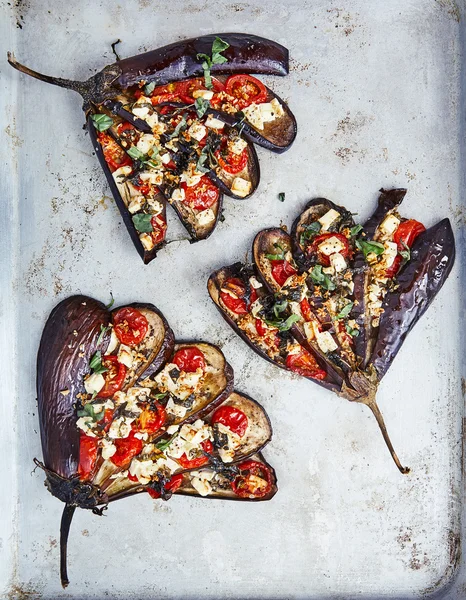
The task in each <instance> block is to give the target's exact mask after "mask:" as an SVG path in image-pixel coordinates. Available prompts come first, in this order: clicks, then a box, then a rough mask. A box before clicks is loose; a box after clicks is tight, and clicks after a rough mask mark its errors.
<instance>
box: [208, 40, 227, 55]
mask: <svg viewBox="0 0 466 600" xmlns="http://www.w3.org/2000/svg"><path fill="white" fill-rule="evenodd" d="M229 47H230V44H229V43H228V42H225V40H222V38H219V37H216V38H215V40H214V43H213V44H212V54H218V53H219V52H224V51H225V50H226V49H227V48H229Z"/></svg>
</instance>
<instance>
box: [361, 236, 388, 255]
mask: <svg viewBox="0 0 466 600" xmlns="http://www.w3.org/2000/svg"><path fill="white" fill-rule="evenodd" d="M356 246H357V247H358V248H359V250H362V251H363V253H364V258H367V256H368V255H369V254H375V255H376V256H380V254H383V252H384V250H385V246H384V245H383V244H381V243H380V242H365V241H364V240H356Z"/></svg>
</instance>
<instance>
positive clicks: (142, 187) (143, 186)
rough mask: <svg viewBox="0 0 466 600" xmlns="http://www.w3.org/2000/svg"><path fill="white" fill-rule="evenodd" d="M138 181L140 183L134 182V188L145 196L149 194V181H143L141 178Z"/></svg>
mask: <svg viewBox="0 0 466 600" xmlns="http://www.w3.org/2000/svg"><path fill="white" fill-rule="evenodd" d="M138 181H139V183H138V184H134V183H133V187H134V189H135V190H137V191H138V192H140V193H141V194H142V195H143V196H147V194H148V193H149V192H150V185H149V184H148V183H143V182H142V181H141V180H140V179H139V180H138Z"/></svg>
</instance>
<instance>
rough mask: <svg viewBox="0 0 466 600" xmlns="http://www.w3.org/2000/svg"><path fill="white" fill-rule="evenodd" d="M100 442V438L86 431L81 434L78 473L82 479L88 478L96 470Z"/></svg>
mask: <svg viewBox="0 0 466 600" xmlns="http://www.w3.org/2000/svg"><path fill="white" fill-rule="evenodd" d="M98 443H99V440H98V438H95V437H91V436H90V435H86V434H85V433H81V435H80V436H79V466H78V475H79V478H80V479H87V478H88V477H89V475H90V474H91V473H92V471H93V470H94V467H95V463H96V461H97V449H98Z"/></svg>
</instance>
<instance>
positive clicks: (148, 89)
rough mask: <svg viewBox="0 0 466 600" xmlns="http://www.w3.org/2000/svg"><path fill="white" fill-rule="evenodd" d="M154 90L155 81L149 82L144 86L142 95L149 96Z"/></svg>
mask: <svg viewBox="0 0 466 600" xmlns="http://www.w3.org/2000/svg"><path fill="white" fill-rule="evenodd" d="M154 89H155V81H151V82H150V83H148V84H147V85H145V86H144V93H145V94H146V96H150V95H151V94H152V92H153V91H154Z"/></svg>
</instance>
